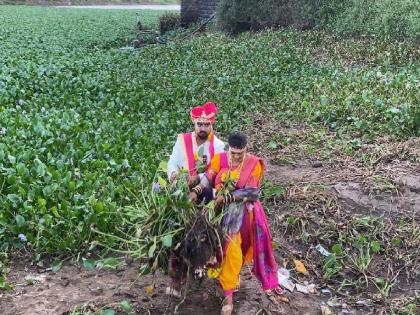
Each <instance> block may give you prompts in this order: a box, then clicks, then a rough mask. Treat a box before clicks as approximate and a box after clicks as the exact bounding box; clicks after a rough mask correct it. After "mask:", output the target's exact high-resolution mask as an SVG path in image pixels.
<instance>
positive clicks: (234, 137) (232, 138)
mask: <svg viewBox="0 0 420 315" xmlns="http://www.w3.org/2000/svg"><path fill="white" fill-rule="evenodd" d="M247 142H248V141H247V138H246V135H245V134H243V133H242V132H232V133H231V134H229V137H228V144H229V146H230V147H231V148H235V149H243V148H245V147H246V144H247Z"/></svg>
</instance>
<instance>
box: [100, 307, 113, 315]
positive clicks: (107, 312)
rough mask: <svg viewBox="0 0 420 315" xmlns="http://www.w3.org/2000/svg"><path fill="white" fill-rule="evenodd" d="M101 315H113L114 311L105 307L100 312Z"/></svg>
mask: <svg viewBox="0 0 420 315" xmlns="http://www.w3.org/2000/svg"><path fill="white" fill-rule="evenodd" d="M101 315H115V311H114V310H113V309H112V308H107V309H105V310H103V311H102V312H101Z"/></svg>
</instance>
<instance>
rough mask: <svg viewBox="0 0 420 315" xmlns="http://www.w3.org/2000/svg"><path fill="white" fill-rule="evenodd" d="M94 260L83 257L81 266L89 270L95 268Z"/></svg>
mask: <svg viewBox="0 0 420 315" xmlns="http://www.w3.org/2000/svg"><path fill="white" fill-rule="evenodd" d="M95 263H96V260H94V259H91V258H90V259H86V258H83V267H84V268H86V269H88V270H90V269H93V268H95Z"/></svg>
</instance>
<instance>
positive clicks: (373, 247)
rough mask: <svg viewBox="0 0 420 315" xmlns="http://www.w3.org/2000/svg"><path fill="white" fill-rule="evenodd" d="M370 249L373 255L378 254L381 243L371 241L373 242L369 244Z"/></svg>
mask: <svg viewBox="0 0 420 315" xmlns="http://www.w3.org/2000/svg"><path fill="white" fill-rule="evenodd" d="M370 249H371V250H372V252H374V253H379V251H380V250H381V243H380V242H379V241H373V242H371V243H370Z"/></svg>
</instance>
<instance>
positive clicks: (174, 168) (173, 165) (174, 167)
mask: <svg viewBox="0 0 420 315" xmlns="http://www.w3.org/2000/svg"><path fill="white" fill-rule="evenodd" d="M213 141H214V154H216V153H219V152H223V151H224V150H225V144H224V143H223V141H222V140H220V139H218V138H217V137H216V136H214V140H213ZM192 144H193V152H194V153H197V154H198V151H199V150H200V149H201V147H203V152H204V155H207V165H208V164H210V160H211V157H210V141H208V140H207V141H206V142H204V143H203V144H201V145H199V146H198V145H197V141H196V136H195V132H193V133H192ZM183 168H185V169H188V161H187V160H186V159H185V155H184V148H183V144H182V140H181V139H180V136H179V135H178V137H177V139H176V142H175V145H174V147H173V149H172V154H171V156H170V157H169V162H168V178H169V179H170V178H171V175H172V173H173V172H175V173H178V172H179V171H180V170H181V169H183ZM199 175H202V174H199ZM200 177H201V176H200Z"/></svg>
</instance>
